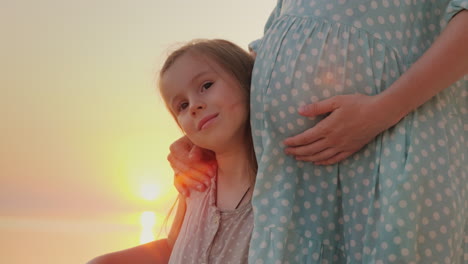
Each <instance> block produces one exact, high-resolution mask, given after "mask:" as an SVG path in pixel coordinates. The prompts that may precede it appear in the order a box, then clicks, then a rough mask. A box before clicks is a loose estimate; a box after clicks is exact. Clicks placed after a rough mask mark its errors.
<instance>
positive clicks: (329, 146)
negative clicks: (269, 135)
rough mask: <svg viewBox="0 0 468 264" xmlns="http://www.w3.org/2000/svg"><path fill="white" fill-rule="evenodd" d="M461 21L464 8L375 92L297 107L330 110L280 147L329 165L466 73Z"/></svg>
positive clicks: (467, 29) (467, 19)
mask: <svg viewBox="0 0 468 264" xmlns="http://www.w3.org/2000/svg"><path fill="white" fill-rule="evenodd" d="M467 25H468V11H466V10H464V11H461V12H459V13H458V14H457V15H456V16H455V17H454V18H453V19H452V20H451V21H450V22H449V23H448V25H447V27H446V28H445V30H444V31H443V32H442V34H441V35H440V36H439V38H438V39H437V40H436V41H435V42H434V44H433V45H432V46H431V47H430V48H429V49H428V50H427V51H426V52H425V53H424V54H423V56H421V58H419V59H418V60H417V61H416V62H415V63H414V64H413V65H412V66H411V67H410V69H408V71H406V72H405V73H404V74H403V75H402V76H401V77H400V78H399V79H398V80H397V81H396V82H395V83H393V84H392V85H391V86H390V87H389V88H388V89H386V90H385V91H384V92H382V93H380V94H378V95H375V96H366V95H360V94H357V95H341V96H335V97H332V98H330V99H327V100H324V101H321V102H318V103H315V104H310V105H306V106H305V107H302V108H300V109H299V113H300V114H301V115H304V116H308V117H313V116H317V115H322V114H326V113H330V115H329V116H327V117H326V118H325V119H323V120H322V121H320V122H319V123H318V124H317V125H316V126H314V127H313V128H310V129H308V130H306V131H305V132H303V133H301V134H299V135H296V136H294V137H290V138H288V139H286V140H285V141H284V144H285V145H286V146H287V148H286V149H285V152H286V153H287V154H289V155H293V156H295V157H296V158H297V159H298V160H304V161H311V162H315V163H316V164H319V165H329V164H333V163H336V162H339V161H341V160H343V159H345V158H347V157H348V156H350V155H351V154H353V153H355V152H357V151H358V150H360V149H361V148H362V147H363V146H364V145H365V144H367V143H368V142H369V141H371V140H372V139H373V138H374V137H375V136H377V135H378V134H379V133H381V132H382V131H384V130H386V129H388V128H390V127H391V126H393V125H395V124H396V123H397V122H398V121H399V120H401V119H402V118H403V117H404V116H406V115H407V114H408V113H409V112H411V111H413V110H414V109H416V108H417V107H419V106H420V105H422V104H423V103H425V102H426V101H428V100H429V99H430V98H432V97H433V96H434V95H436V94H437V93H439V92H440V91H442V90H443V89H445V88H446V87H449V86H450V85H451V84H453V83H454V82H455V81H457V80H459V79H460V78H462V77H463V75H465V74H468V48H467V45H468V44H467V43H468V26H467ZM389 110H390V111H389Z"/></svg>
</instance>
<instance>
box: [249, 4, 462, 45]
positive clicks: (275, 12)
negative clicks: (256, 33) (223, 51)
mask: <svg viewBox="0 0 468 264" xmlns="http://www.w3.org/2000/svg"><path fill="white" fill-rule="evenodd" d="M467 1H468V0H467ZM282 5H283V0H278V1H277V3H276V6H275V8H274V9H273V11H272V12H271V14H270V17H269V18H268V20H267V22H266V24H265V27H264V29H263V34H265V33H266V32H267V31H268V30H269V29H270V27H271V25H272V24H273V23H274V21H275V20H276V19H277V18H278V17H279V16H280V13H281V6H282ZM262 41H263V37H262V38H260V39H257V40H254V41H252V42H250V44H249V50H250V51H254V52H257V49H258V47H259V46H260V44H262Z"/></svg>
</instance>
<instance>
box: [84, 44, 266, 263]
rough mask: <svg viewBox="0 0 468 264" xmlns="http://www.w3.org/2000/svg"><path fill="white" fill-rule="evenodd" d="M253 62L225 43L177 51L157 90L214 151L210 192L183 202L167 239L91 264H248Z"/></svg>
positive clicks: (195, 137)
mask: <svg viewBox="0 0 468 264" xmlns="http://www.w3.org/2000/svg"><path fill="white" fill-rule="evenodd" d="M252 67H253V58H252V57H251V56H250V55H249V54H248V53H247V52H246V51H244V50H243V49H241V48H239V47H238V46H236V45H234V44H233V43H230V42H228V41H225V40H197V41H192V42H190V43H188V44H187V45H185V46H183V47H181V48H179V49H178V50H176V51H175V52H173V53H172V54H171V55H169V57H168V58H167V59H166V62H165V63H164V65H163V67H162V69H161V72H160V82H159V87H160V92H161V95H162V98H163V99H164V101H165V103H166V105H167V108H168V109H169V111H170V113H171V114H172V116H173V117H174V119H175V120H176V122H177V124H178V125H179V126H180V128H181V129H182V130H183V132H184V133H185V135H186V136H187V138H189V139H190V140H191V141H192V142H194V143H195V144H197V145H199V146H201V147H203V148H205V149H207V150H210V151H211V152H212V153H213V154H214V156H215V158H216V160H217V173H216V177H213V178H212V179H211V183H210V188H209V190H208V191H207V192H195V193H192V195H191V196H190V197H189V198H183V197H182V198H181V199H180V200H179V205H178V208H177V213H176V216H175V220H174V223H173V225H172V227H171V231H170V233H169V237H168V238H167V239H163V240H159V241H155V242H152V243H149V244H148V245H143V246H139V247H136V248H132V249H128V250H124V251H120V252H116V253H111V254H109V255H105V256H102V257H99V258H97V259H95V260H93V261H91V262H90V263H91V264H104V263H106V264H110V263H112V264H116V263H139V264H143V263H167V261H168V258H169V255H170V260H169V263H184V264H185V263H196V264H199V263H223V264H224V263H246V262H247V257H248V248H249V241H250V237H251V232H252V228H253V213H252V206H251V203H250V198H251V196H252V191H253V182H254V179H255V174H256V170H257V164H256V160H255V155H254V152H253V147H252V139H251V136H250V124H249V94H250V77H251V72H252Z"/></svg>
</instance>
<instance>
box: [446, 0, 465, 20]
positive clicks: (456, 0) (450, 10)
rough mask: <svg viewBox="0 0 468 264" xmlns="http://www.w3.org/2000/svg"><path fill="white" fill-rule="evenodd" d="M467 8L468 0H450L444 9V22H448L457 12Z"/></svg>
mask: <svg viewBox="0 0 468 264" xmlns="http://www.w3.org/2000/svg"><path fill="white" fill-rule="evenodd" d="M467 9H468V0H451V1H450V2H449V4H448V5H447V9H446V10H445V17H444V20H445V22H449V21H450V19H452V18H453V17H454V16H455V15H456V14H458V12H460V11H462V10H467Z"/></svg>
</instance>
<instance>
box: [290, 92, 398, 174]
mask: <svg viewBox="0 0 468 264" xmlns="http://www.w3.org/2000/svg"><path fill="white" fill-rule="evenodd" d="M327 113H329V115H328V116H326V117H325V118H324V119H323V120H321V121H320V122H319V123H317V124H316V125H315V126H314V127H312V128H309V129H307V130H306V131H304V132H303V133H301V134H298V135H296V136H293V137H290V138H287V139H286V140H285V141H284V144H285V145H286V146H287V147H286V149H285V152H286V154H288V155H293V156H295V158H296V159H297V160H302V161H310V162H314V163H315V164H317V165H330V164H334V163H337V162H339V161H342V160H344V159H345V158H347V157H349V156H350V155H352V154H353V153H355V152H357V151H358V150H360V149H361V148H362V147H363V146H364V145H366V144H367V143H368V142H369V141H371V140H372V139H373V138H374V137H375V136H377V135H378V134H379V133H381V132H382V131H384V130H386V129H388V128H389V127H391V126H393V125H394V124H395V123H396V122H398V120H399V118H398V117H397V115H395V114H394V113H396V111H390V110H389V109H383V108H382V105H380V104H379V103H378V97H377V96H367V95H362V94H353V95H339V96H335V97H332V98H330V99H326V100H323V101H320V102H317V103H314V104H309V105H305V106H303V107H301V108H299V114H301V115H303V116H307V117H314V116H318V115H323V114H327Z"/></svg>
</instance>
